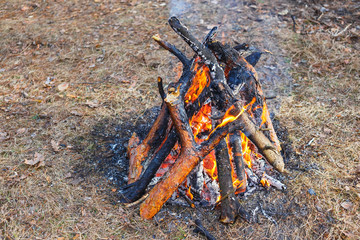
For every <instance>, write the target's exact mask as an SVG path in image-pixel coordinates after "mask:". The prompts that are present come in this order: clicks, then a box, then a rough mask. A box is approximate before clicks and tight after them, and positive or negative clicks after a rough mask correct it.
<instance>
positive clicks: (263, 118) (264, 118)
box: [260, 102, 269, 127]
mask: <svg viewBox="0 0 360 240" xmlns="http://www.w3.org/2000/svg"><path fill="white" fill-rule="evenodd" d="M268 116H269V112H268V109H267V105H266V103H265V102H264V105H263V111H262V114H261V124H260V127H261V126H262V125H263V124H264V123H266V122H267V119H268Z"/></svg>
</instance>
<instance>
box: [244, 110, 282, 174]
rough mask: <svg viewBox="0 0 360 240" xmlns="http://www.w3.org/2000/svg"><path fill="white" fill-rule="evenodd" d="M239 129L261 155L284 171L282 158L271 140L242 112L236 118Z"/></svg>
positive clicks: (277, 168) (280, 170) (276, 167)
mask: <svg viewBox="0 0 360 240" xmlns="http://www.w3.org/2000/svg"><path fill="white" fill-rule="evenodd" d="M237 121H238V122H239V124H240V125H242V128H241V131H242V132H243V133H244V134H245V135H246V136H247V137H248V138H249V139H250V140H251V142H253V143H254V144H255V146H256V147H257V148H258V150H259V152H260V154H261V155H263V156H264V158H265V159H266V160H267V161H268V162H269V163H270V164H271V165H272V166H273V167H274V168H275V169H276V170H278V171H279V172H283V171H284V160H283V158H282V156H281V154H280V152H279V151H277V150H276V148H275V147H274V145H273V144H272V143H271V141H270V140H269V139H268V138H267V137H266V136H265V135H264V133H263V132H262V131H260V130H259V129H258V128H257V127H256V125H255V124H254V123H253V122H252V121H251V120H250V118H249V116H248V114H247V113H246V112H244V113H243V114H241V115H240V117H239V118H238V120H237Z"/></svg>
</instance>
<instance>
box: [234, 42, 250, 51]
mask: <svg viewBox="0 0 360 240" xmlns="http://www.w3.org/2000/svg"><path fill="white" fill-rule="evenodd" d="M235 43H236V42H235ZM236 44H237V45H236V46H235V47H234V49H235V50H236V51H241V50H242V51H246V50H248V49H249V44H247V43H242V44H239V43H236Z"/></svg>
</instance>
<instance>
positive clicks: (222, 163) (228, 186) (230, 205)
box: [215, 139, 238, 223]
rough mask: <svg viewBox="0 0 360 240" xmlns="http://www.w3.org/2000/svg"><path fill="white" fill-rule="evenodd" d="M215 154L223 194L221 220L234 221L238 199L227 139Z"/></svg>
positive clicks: (224, 221)
mask: <svg viewBox="0 0 360 240" xmlns="http://www.w3.org/2000/svg"><path fill="white" fill-rule="evenodd" d="M215 155H216V163H217V168H218V177H219V185H220V194H221V216H220V222H222V223H233V222H234V221H235V218H236V216H237V205H238V201H237V199H236V196H235V189H234V186H233V180H232V174H231V165H230V158H229V153H228V148H227V145H226V142H225V139H222V140H221V141H220V143H219V144H218V145H217V146H216V148H215Z"/></svg>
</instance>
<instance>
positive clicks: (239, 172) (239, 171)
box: [230, 131, 247, 192]
mask: <svg viewBox="0 0 360 240" xmlns="http://www.w3.org/2000/svg"><path fill="white" fill-rule="evenodd" d="M230 146H231V151H232V156H233V159H234V164H235V170H236V176H237V179H238V180H239V181H240V185H239V187H238V191H239V192H245V190H246V178H247V177H246V173H245V164H244V159H243V154H242V146H241V136H240V133H239V132H238V131H236V132H234V133H232V134H230Z"/></svg>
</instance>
